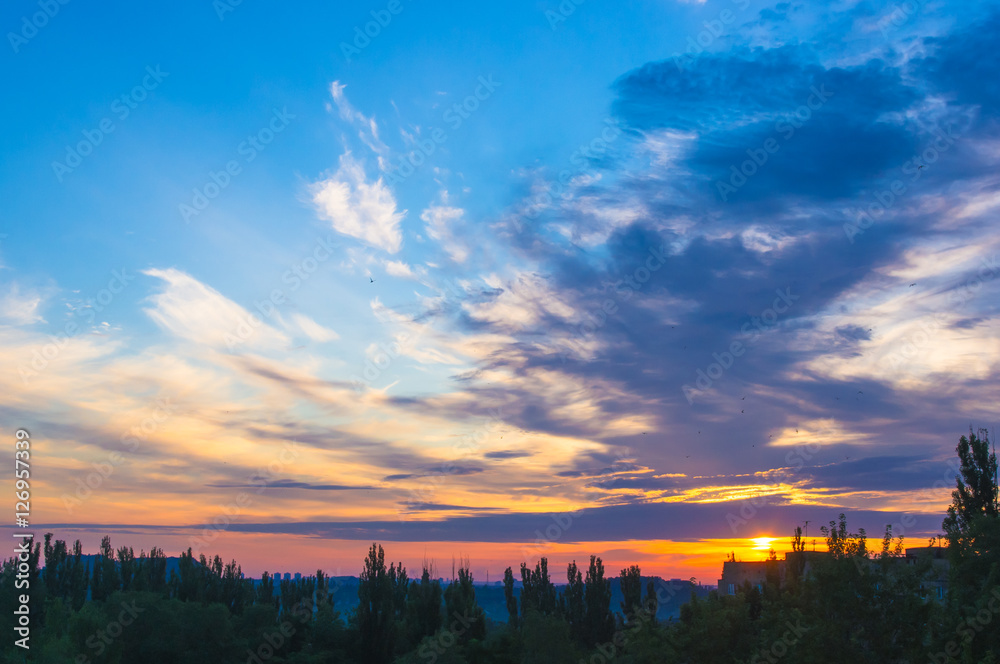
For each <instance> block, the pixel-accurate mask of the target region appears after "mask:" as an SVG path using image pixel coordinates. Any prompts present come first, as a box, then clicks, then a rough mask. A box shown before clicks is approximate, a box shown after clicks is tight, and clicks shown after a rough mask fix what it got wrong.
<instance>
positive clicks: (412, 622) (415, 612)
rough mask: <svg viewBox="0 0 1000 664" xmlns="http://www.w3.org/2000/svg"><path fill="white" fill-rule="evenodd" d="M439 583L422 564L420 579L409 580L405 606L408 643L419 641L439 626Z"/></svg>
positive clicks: (435, 630)
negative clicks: (406, 604)
mask: <svg viewBox="0 0 1000 664" xmlns="http://www.w3.org/2000/svg"><path fill="white" fill-rule="evenodd" d="M441 596H442V593H441V584H440V583H438V580H437V579H432V578H431V571H430V569H428V566H427V565H426V564H425V565H424V570H423V574H421V576H420V581H416V580H414V581H411V582H410V592H409V595H408V598H407V603H408V606H407V608H406V623H407V630H406V631H407V636H408V637H409V639H410V643H420V640H421V639H423V638H424V637H425V636H431V635H433V634H434V633H435V632H437V631H438V629H440V628H441Z"/></svg>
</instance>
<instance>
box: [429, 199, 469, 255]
mask: <svg viewBox="0 0 1000 664" xmlns="http://www.w3.org/2000/svg"><path fill="white" fill-rule="evenodd" d="M446 196H447V195H445V197H446ZM464 214H465V211H464V210H462V209H461V208H456V207H450V206H447V205H432V206H430V207H429V208H427V209H426V210H424V211H423V212H422V213H420V218H421V219H422V220H423V221H424V223H425V225H426V228H427V235H429V236H430V238H431V239H433V240H437V241H438V242H440V243H441V247H442V248H443V249H444V250H445V252H446V253H447V254H448V256H449V257H450V258H451V260H453V261H454V262H456V263H464V262H465V260H466V259H467V258H468V257H469V248H468V247H467V246H466V245H465V243H463V242H461V241H460V240H459V239H458V237H457V236H456V234H455V226H456V225H457V223H458V222H460V221H461V220H462V217H463V216H464Z"/></svg>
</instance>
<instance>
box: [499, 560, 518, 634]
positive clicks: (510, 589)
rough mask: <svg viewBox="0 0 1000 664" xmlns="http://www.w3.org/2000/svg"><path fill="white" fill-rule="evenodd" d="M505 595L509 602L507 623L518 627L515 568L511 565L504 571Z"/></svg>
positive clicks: (512, 627)
mask: <svg viewBox="0 0 1000 664" xmlns="http://www.w3.org/2000/svg"><path fill="white" fill-rule="evenodd" d="M503 596H504V599H505V600H506V603H507V625H508V626H509V627H510V628H511V629H517V627H518V623H517V597H515V596H514V570H512V569H511V568H510V567H508V568H507V569H505V570H504V571H503Z"/></svg>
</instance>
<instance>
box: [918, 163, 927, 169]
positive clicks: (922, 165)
mask: <svg viewBox="0 0 1000 664" xmlns="http://www.w3.org/2000/svg"><path fill="white" fill-rule="evenodd" d="M925 165H926V164H920V165H919V166H917V170H918V171H919V170H920V169H921V168H923V167H924V166H925Z"/></svg>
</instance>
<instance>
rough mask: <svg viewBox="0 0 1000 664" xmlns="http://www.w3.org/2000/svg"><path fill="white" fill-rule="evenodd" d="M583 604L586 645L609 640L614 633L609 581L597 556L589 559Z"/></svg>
mask: <svg viewBox="0 0 1000 664" xmlns="http://www.w3.org/2000/svg"><path fill="white" fill-rule="evenodd" d="M584 602H585V604H586V606H587V615H586V617H585V618H584V622H585V623H586V625H587V634H586V637H587V638H586V643H587V644H588V645H594V644H597V643H605V642H607V641H610V640H611V637H612V636H613V635H614V632H615V618H614V615H613V614H612V613H611V580H610V579H605V578H604V563H602V562H601V559H600V558H598V557H597V556H591V557H590V568H589V569H588V570H587V576H586V579H585V580H584Z"/></svg>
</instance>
